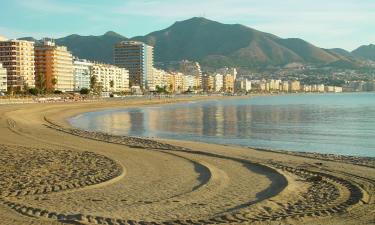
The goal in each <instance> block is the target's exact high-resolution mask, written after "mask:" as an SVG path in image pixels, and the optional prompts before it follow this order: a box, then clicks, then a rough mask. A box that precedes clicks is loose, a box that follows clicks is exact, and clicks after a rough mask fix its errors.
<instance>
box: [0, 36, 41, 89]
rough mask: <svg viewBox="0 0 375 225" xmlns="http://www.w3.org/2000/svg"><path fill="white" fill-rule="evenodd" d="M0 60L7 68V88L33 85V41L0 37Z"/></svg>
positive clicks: (22, 87) (30, 86)
mask: <svg viewBox="0 0 375 225" xmlns="http://www.w3.org/2000/svg"><path fill="white" fill-rule="evenodd" d="M0 62H1V63H2V64H3V67H4V68H5V69H6V70H7V87H8V89H9V90H19V91H21V90H24V88H26V87H28V88H32V87H35V78H34V77H35V74H34V73H35V66H34V42H30V41H21V40H5V39H1V40H0Z"/></svg>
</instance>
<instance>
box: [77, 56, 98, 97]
mask: <svg viewBox="0 0 375 225" xmlns="http://www.w3.org/2000/svg"><path fill="white" fill-rule="evenodd" d="M93 65H94V64H93V63H92V62H89V61H87V60H85V59H78V58H75V59H74V61H73V79H74V85H73V89H74V91H80V90H81V89H82V88H87V89H89V88H90V78H91V67H92V66H93Z"/></svg>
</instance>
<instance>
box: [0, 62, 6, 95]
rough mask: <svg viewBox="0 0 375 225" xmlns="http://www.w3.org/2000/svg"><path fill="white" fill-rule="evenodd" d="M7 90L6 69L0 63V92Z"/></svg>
mask: <svg viewBox="0 0 375 225" xmlns="http://www.w3.org/2000/svg"><path fill="white" fill-rule="evenodd" d="M6 91H7V70H6V69H5V68H3V65H2V64H1V63H0V92H6Z"/></svg>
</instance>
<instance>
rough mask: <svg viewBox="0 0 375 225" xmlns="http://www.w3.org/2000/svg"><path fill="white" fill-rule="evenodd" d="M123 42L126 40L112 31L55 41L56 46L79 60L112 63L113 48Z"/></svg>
mask: <svg viewBox="0 0 375 225" xmlns="http://www.w3.org/2000/svg"><path fill="white" fill-rule="evenodd" d="M125 40H128V39H127V38H126V37H124V36H121V35H120V34H117V33H115V32H113V31H109V32H107V33H105V34H104V35H101V36H80V35H77V34H73V35H69V36H67V37H64V38H59V39H56V40H55V41H56V44H58V45H64V46H67V47H68V48H69V50H70V51H72V52H73V55H75V56H78V57H79V58H82V59H89V60H93V61H99V62H104V63H112V62H113V46H114V45H115V44H116V43H118V42H120V41H125Z"/></svg>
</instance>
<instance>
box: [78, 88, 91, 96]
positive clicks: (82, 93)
mask: <svg viewBox="0 0 375 225" xmlns="http://www.w3.org/2000/svg"><path fill="white" fill-rule="evenodd" d="M79 93H80V94H81V95H87V94H89V93H90V90H89V89H88V88H81V90H80V91H79Z"/></svg>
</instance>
